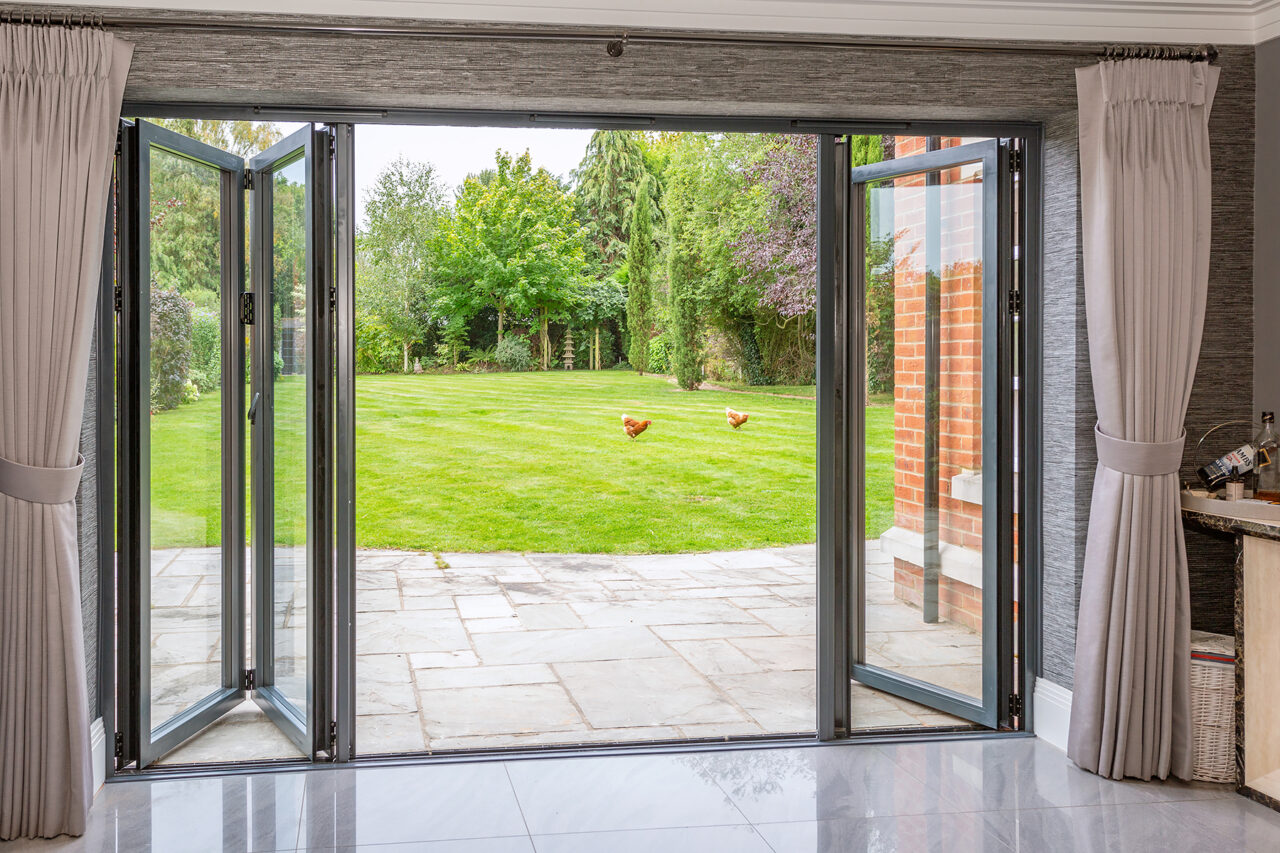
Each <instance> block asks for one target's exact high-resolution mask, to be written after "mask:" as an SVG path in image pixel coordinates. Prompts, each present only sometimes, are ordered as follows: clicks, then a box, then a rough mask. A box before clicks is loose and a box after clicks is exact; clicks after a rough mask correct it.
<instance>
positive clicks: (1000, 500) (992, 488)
mask: <svg viewBox="0 0 1280 853" xmlns="http://www.w3.org/2000/svg"><path fill="white" fill-rule="evenodd" d="M1003 147H1004V146H1003V144H1002V143H1001V142H1000V141H999V140H995V139H990V140H984V141H981V142H974V143H969V144H967V145H961V146H958V147H955V148H946V149H940V150H936V151H930V152H928V153H924V154H917V155H914V156H911V157H904V158H902V159H900V160H887V161H884V162H882V163H876V164H873V165H869V166H860V167H858V168H856V169H853V170H852V201H851V205H852V206H853V208H854V209H855V210H858V211H860V212H861V211H865V209H866V204H867V185H868V184H869V183H871V182H874V181H882V180H889V179H893V178H897V177H906V176H913V175H921V174H926V175H927V174H928V173H933V172H937V171H938V170H941V169H947V168H953V167H956V166H963V165H970V164H975V163H980V164H981V165H982V174H983V182H982V209H983V228H982V317H983V329H982V373H983V380H982V417H983V425H982V467H983V507H984V510H983V525H982V526H983V531H984V536H983V540H982V564H983V590H984V595H983V599H982V624H983V627H984V630H983V632H982V656H983V667H982V698H981V700H980V701H977V702H975V701H974V700H973V698H971V697H969V696H966V695H964V694H961V693H958V692H956V691H952V690H948V689H946V688H942V687H939V686H937V685H931V684H926V683H925V682H922V681H918V680H916V679H913V678H909V677H906V676H903V675H900V674H898V673H894V672H891V671H889V670H885V669H882V668H880V667H877V666H873V665H870V664H867V663H866V648H865V631H864V625H863V623H862V616H863V613H864V612H865V603H866V592H865V583H866V555H865V549H863V548H856V549H854V551H855V554H854V562H853V564H852V565H853V569H854V590H855V593H854V594H855V603H854V606H853V607H852V611H853V622H852V623H851V627H852V629H853V643H854V653H853V666H852V668H851V671H852V674H853V677H854V678H855V679H856V680H857V681H858V682H860V683H862V684H865V685H867V686H869V687H873V688H878V689H882V690H886V691H888V692H891V693H894V694H895V695H899V696H902V697H904V698H907V699H910V700H912V701H915V702H918V703H920V704H922V705H927V706H930V707H934V708H937V709H938V710H940V711H944V712H946V713H949V714H952V715H955V716H957V717H961V718H963V719H967V720H971V721H973V722H975V723H979V724H981V725H984V726H986V727H988V728H996V727H997V726H998V725H999V724H1000V722H1001V717H1002V714H1003V708H1004V703H1003V701H1002V698H1003V696H1004V695H1005V694H1007V693H1008V692H1009V686H1010V685H1009V680H1008V673H1009V672H1010V670H1011V664H1009V663H1007V662H1006V659H1007V660H1008V661H1012V657H1013V649H1012V647H1011V645H1010V644H1009V642H1008V640H1009V638H1010V636H1011V632H1010V631H1009V629H1008V625H1007V623H1009V622H1010V621H1011V620H1012V612H1010V610H1003V612H1002V605H1003V604H1005V603H1007V602H1008V601H1009V599H1008V590H1009V587H1010V583H1011V578H1012V562H1013V555H1012V553H1007V551H1008V547H1007V546H1008V544H1009V539H1008V537H1007V536H1006V535H1005V534H1004V533H1003V531H1005V530H1006V529H1007V528H1008V527H1009V526H1010V525H1011V524H1012V517H1011V516H1008V513H1007V508H1008V506H1009V502H1008V493H1007V491H1008V490H1007V488H1006V487H1005V485H1004V483H1005V480H1007V479H1008V475H1009V472H1010V471H1011V463H1012V459H1011V458H1004V457H1002V455H1001V450H1002V449H1004V448H1007V447H1008V446H1010V445H1009V439H1008V438H1007V436H1008V434H1009V426H1010V425H1011V423H1012V422H1011V420H1010V415H1011V406H1010V404H1009V399H1008V388H1009V383H1008V381H1007V378H1005V377H1004V376H1003V374H1004V373H1005V372H1006V368H1007V367H1008V365H1009V364H1010V363H1011V362H1010V361H1009V354H1008V346H1009V342H1008V336H1007V333H1006V332H1005V327H1006V325H1007V324H1008V321H1009V317H1008V313H1007V311H1006V310H1005V308H1004V306H1002V304H1001V303H1002V298H1001V297H1002V296H1003V295H1004V294H1005V292H1006V289H1007V284H1008V281H1007V272H1006V269H1007V265H1006V263H1005V257H1006V256H1007V254H1008V253H1007V249H1006V246H1005V242H1004V240H1002V237H1005V236H1006V235H1007V230H1008V229H1007V226H1008V222H1007V220H1006V219H1005V218H1004V217H1005V211H1006V210H1007V203H1005V202H1004V200H1003V196H1002V191H1003V190H1004V189H1005V186H1006V184H1005V180H1004V178H1003V176H1002V165H1004V164H1007V162H1008V160H1007V158H1006V157H1005V155H1004V154H1003V153H1002V149H1003ZM1005 169H1006V170H1007V165H1006V166H1005ZM929 186H937V185H936V184H932V183H931V184H930V185H929ZM926 194H927V197H926V202H925V217H926V223H927V225H926V227H927V228H930V230H932V231H933V232H934V233H937V232H938V229H940V227H941V224H940V218H939V217H940V211H939V210H938V209H936V208H937V204H938V203H939V202H938V201H937V197H936V193H934V194H929V193H928V187H927V188H926ZM930 196H932V197H930ZM855 219H857V221H856V222H855V223H854V224H853V229H852V234H851V237H850V243H851V244H852V245H854V246H856V247H857V249H856V250H855V251H853V252H852V253H851V257H852V259H853V264H854V267H855V271H854V273H853V276H852V278H853V280H854V282H855V285H854V290H855V291H857V292H859V293H864V292H865V289H866V265H865V263H863V262H862V259H863V258H864V257H865V244H866V228H865V224H864V223H863V222H862V220H861V218H860V217H855ZM1002 225H1003V226H1005V227H1004V228H1003V229H1002V227H1001V226H1002ZM934 242H936V238H935V240H933V241H931V242H930V243H929V244H928V245H926V252H929V251H930V249H931V248H936V247H933V246H932V243H934ZM933 266H934V267H938V266H940V264H934V265H933ZM928 290H929V288H928V287H926V291H928ZM934 295H935V296H936V295H937V294H934ZM928 300H929V296H928V295H926V302H928ZM927 313H928V312H927V311H926V314H927ZM929 324H930V321H929V319H928V318H926V332H925V337H926V341H925V351H926V356H925V359H926V373H930V372H933V371H930V370H929V368H928V366H927V365H928V362H930V361H933V362H935V364H936V362H937V358H938V356H937V350H938V341H937V336H938V334H939V332H938V329H937V328H936V318H935V320H934V324H935V325H934V327H931V326H930V325H929ZM857 327H858V330H859V331H858V334H859V338H860V339H861V338H862V337H864V329H863V324H862V323H858V324H857ZM855 350H856V352H855V358H856V360H857V361H858V362H859V364H861V362H862V361H863V360H864V359H863V356H862V355H861V354H860V353H862V352H865V340H863V341H861V345H859V346H857V347H855ZM928 383H929V377H926V394H925V397H926V402H925V406H926V414H925V420H926V427H925V432H926V448H925V455H926V457H929V454H930V450H929V448H930V444H929V439H928V433H929V432H930V431H931V429H930V426H929V423H930V422H932V421H936V420H937V414H938V413H937V404H936V403H932V404H931V403H930V400H929V399H928V398H929V393H928V391H927V387H928ZM849 402H850V406H851V409H852V410H853V412H855V413H856V414H852V415H851V416H850V420H851V421H853V422H854V424H855V427H854V433H855V437H854V441H853V444H854V452H855V453H856V454H857V457H858V462H857V470H858V471H859V472H861V471H863V470H864V467H865V466H864V457H865V442H864V441H863V430H864V426H863V425H864V416H863V414H862V406H861V405H855V404H854V401H853V399H852V398H850V401H849ZM859 402H860V401H859ZM931 405H932V409H933V411H932V415H931V414H930V406H931ZM934 431H935V432H936V430H934ZM936 453H937V449H936V445H934V449H933V454H934V455H935V456H936ZM936 466H937V460H936V458H926V459H925V479H926V481H928V480H929V479H930V473H929V472H930V471H931V470H932V471H933V472H934V475H935V476H936ZM853 485H854V489H855V495H856V498H855V504H856V505H855V507H854V509H853V512H854V516H855V518H856V519H857V523H858V524H859V525H861V524H862V519H863V517H864V513H865V495H864V492H863V486H862V482H861V479H857V480H854V481H853ZM926 491H927V490H926ZM931 509H932V511H933V513H934V515H933V516H930V511H931ZM936 512H937V506H936V502H935V504H934V505H933V506H932V507H931V506H930V504H929V501H928V494H926V505H925V513H926V521H925V527H926V529H925V532H924V551H925V562H926V565H925V566H924V572H925V578H924V584H925V587H926V590H925V602H924V604H925V606H924V616H925V618H926V620H929V618H930V616H932V618H933V620H936V618H937V616H936V612H937V611H936V608H937V604H936V599H935V600H934V601H933V606H932V612H931V608H930V606H929V604H930V602H929V600H928V599H929V595H928V590H927V587H928V586H929V582H930V572H931V571H932V572H933V573H934V574H935V579H936V575H937V573H939V572H940V564H939V563H938V561H937V546H938V541H937V527H936V520H937V519H936ZM1006 516H1008V517H1006ZM931 518H932V520H933V522H934V524H933V525H932V527H931V525H930V519H931ZM931 545H932V548H931V547H930V546H931ZM931 551H932V555H931ZM931 557H932V559H931Z"/></svg>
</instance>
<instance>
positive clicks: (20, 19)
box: [0, 10, 1218, 62]
mask: <svg viewBox="0 0 1280 853" xmlns="http://www.w3.org/2000/svg"><path fill="white" fill-rule="evenodd" d="M0 23H6V24H26V25H30V26H67V27H70V26H76V27H93V28H96V29H134V28H142V29H169V30H210V31H216V32H259V33H268V34H279V35H291V34H315V35H351V36H416V37H419V38H439V39H458V40H466V41H567V42H604V44H605V50H606V52H607V53H608V54H609V55H610V56H612V57H615V58H616V57H619V56H622V54H623V53H624V52H625V50H626V47H627V45H629V44H693V45H708V46H712V45H714V46H728V47H744V46H754V47H810V48H826V49H829V48H848V49H854V50H901V51H919V50H924V51H939V52H950V53H992V52H996V53H1020V54H1033V55H1040V56H1082V57H1083V56H1090V57H1098V58H1101V59H1185V60H1189V61H1193V62H1213V61H1215V60H1216V59H1217V58H1218V49H1217V48H1216V47H1215V46H1213V45H1211V44H1200V45H1194V46H1187V45H1062V44H1043V45H1041V44H1036V43H1034V42H1021V43H1010V42H991V41H979V40H976V39H963V40H960V41H955V42H939V41H937V40H919V39H906V38H862V37H857V36H850V37H848V38H841V37H836V36H806V35H797V36H788V35H785V34H777V33H760V34H754V33H733V34H720V33H711V32H708V33H699V32H695V31H681V32H665V31H660V30H648V31H645V32H640V33H631V32H626V31H624V32H623V33H622V34H621V35H619V34H618V31H616V30H615V31H612V32H610V31H603V32H602V31H589V30H585V29H565V30H556V29H553V28H550V27H528V28H519V27H503V26H491V25H487V24H481V25H478V26H475V25H472V26H467V27H465V28H464V27H463V26H461V25H459V26H457V27H449V26H441V25H439V24H437V25H434V26H432V25H423V24H413V23H404V24H397V23H385V22H384V23H378V24H320V23H310V22H307V21H305V20H300V21H229V20H226V19H222V18H200V17H173V16H163V15H104V14H100V13H89V14H79V13H64V14H57V13H49V12H37V11H34V10H32V11H17V12H15V11H4V12H0Z"/></svg>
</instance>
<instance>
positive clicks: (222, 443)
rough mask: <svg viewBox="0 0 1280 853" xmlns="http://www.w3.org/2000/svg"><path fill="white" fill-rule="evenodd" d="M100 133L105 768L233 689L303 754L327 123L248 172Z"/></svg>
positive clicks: (311, 621)
mask: <svg viewBox="0 0 1280 853" xmlns="http://www.w3.org/2000/svg"><path fill="white" fill-rule="evenodd" d="M121 133H122V142H123V144H122V146H121V154H120V162H119V172H118V175H119V181H118V183H119V188H120V189H119V210H120V215H119V218H118V222H119V223H120V233H119V234H118V247H119V249H118V256H119V265H120V274H119V290H118V295H117V303H118V305H119V306H120V311H121V321H120V322H121V337H120V346H119V350H118V352H119V355H118V357H119V360H120V363H119V365H118V370H119V376H120V377H121V380H122V381H121V382H120V383H119V386H120V388H119V394H118V401H119V412H118V417H119V420H120V424H121V429H120V436H121V441H120V493H119V496H118V506H119V508H120V509H119V524H120V543H121V564H120V565H121V570H120V572H119V580H118V591H117V594H118V601H119V603H120V618H119V624H120V630H119V636H118V640H117V650H118V656H119V657H118V664H117V666H118V671H119V673H120V674H121V678H120V682H121V684H120V690H119V694H118V696H119V698H118V702H117V704H118V709H117V719H118V725H119V729H120V736H119V737H118V738H117V741H118V747H117V753H118V755H117V765H118V766H121V767H123V766H125V765H127V764H129V763H134V762H136V764H137V766H138V767H144V766H146V765H148V764H151V763H153V762H155V761H156V760H158V759H160V758H161V757H162V756H164V755H165V754H166V753H168V752H170V751H171V750H172V749H174V748H175V747H176V746H178V745H179V744H181V743H182V742H183V741H185V740H187V739H188V738H190V737H191V736H193V735H194V734H196V733H198V732H199V731H200V730H201V729H203V728H205V727H206V726H208V725H209V724H210V723H212V722H214V721H215V720H217V719H218V718H219V717H220V716H222V715H223V714H224V713H226V712H227V711H228V710H230V709H231V708H233V707H235V706H236V705H238V704H240V703H241V702H243V701H244V700H245V699H246V698H249V697H252V698H253V700H254V701H255V702H256V703H257V704H258V705H259V706H260V707H261V708H263V709H264V710H265V711H266V713H267V714H268V716H269V717H270V718H271V719H272V720H273V721H274V722H275V723H276V725H278V726H279V727H280V728H281V730H282V731H283V732H284V733H285V734H286V735H288V737H289V738H290V740H292V741H293V743H294V744H295V745H296V746H297V748H298V749H299V751H300V752H302V753H303V754H304V755H306V756H308V757H314V756H315V755H316V754H317V753H318V752H322V751H324V750H326V749H328V737H329V735H328V730H329V725H328V720H329V718H330V714H329V711H328V708H327V707H326V705H325V701H326V699H325V697H326V696H327V695H328V693H329V691H328V689H327V688H325V687H324V680H325V679H326V678H327V677H328V676H327V673H328V672H329V665H330V660H329V653H328V648H329V642H330V641H329V638H328V635H327V634H326V633H325V632H326V631H327V630H328V626H329V624H330V620H329V619H316V618H313V614H317V613H321V612H324V611H325V610H326V609H327V608H328V607H329V600H328V597H327V594H326V592H325V591H326V590H327V589H329V587H330V572H331V566H332V553H333V544H332V536H331V533H330V530H331V527H332V521H331V519H332V496H331V495H332V493H331V487H330V485H329V482H330V478H331V475H330V473H329V469H328V468H327V467H326V466H325V465H324V464H323V460H325V459H328V458H329V457H330V454H329V453H328V452H327V451H326V450H325V449H324V448H325V446H326V443H327V442H329V441H330V439H329V426H328V424H329V422H330V421H331V419H332V416H331V409H332V402H331V397H332V380H331V378H330V374H331V367H330V364H331V356H330V353H331V350H332V347H333V340H332V328H331V326H332V321H331V314H330V301H331V298H332V293H331V279H332V266H333V262H332V257H333V255H332V240H333V238H332V227H333V226H332V203H331V201H330V197H331V192H332V178H331V177H330V175H331V170H332V158H331V150H332V149H331V145H330V142H329V135H330V133H331V131H330V130H328V129H317V128H314V127H312V126H308V127H305V128H303V129H302V130H300V131H298V132H297V133H295V134H293V135H292V136H290V137H288V138H287V139H285V140H283V141H282V142H280V143H279V144H277V145H275V146H273V147H272V148H271V149H269V150H268V151H266V152H264V153H263V154H261V155H259V156H258V157H255V158H254V159H253V160H252V162H251V163H248V164H246V163H245V161H244V160H243V158H241V157H239V156H236V155H234V154H231V153H229V152H226V151H221V150H219V149H217V148H214V147H212V146H209V145H206V144H204V143H201V142H198V141H196V140H194V139H190V138H188V137H186V136H183V135H181V134H178V133H174V132H172V131H169V130H166V129H164V128H161V127H158V126H156V125H153V124H149V123H147V122H144V121H138V122H136V123H125V125H124V127H123V128H122V131H121ZM246 204H247V206H248V208H249V210H250V211H251V219H252V229H251V231H250V232H249V233H248V234H246V228H245V224H246V223H245V208H246ZM246 246H247V247H248V255H249V258H248V260H249V264H248V266H249V267H250V268H251V274H249V276H248V284H249V286H248V287H246V263H245V261H246V258H245V248H246ZM247 445H248V446H250V447H251V454H250V455H249V458H248V459H246V446H247ZM246 462H247V464H246ZM246 494H248V495H250V500H249V503H248V506H247V507H246ZM246 510H247V511H246ZM250 531H251V533H250ZM246 546H248V548H247V553H246ZM246 558H247V559H248V561H249V563H250V564H251V565H252V575H251V577H249V578H246Z"/></svg>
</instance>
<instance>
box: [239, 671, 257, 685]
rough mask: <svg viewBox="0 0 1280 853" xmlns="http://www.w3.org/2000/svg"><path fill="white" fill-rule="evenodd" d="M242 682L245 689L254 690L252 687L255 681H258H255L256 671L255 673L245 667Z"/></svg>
mask: <svg viewBox="0 0 1280 853" xmlns="http://www.w3.org/2000/svg"><path fill="white" fill-rule="evenodd" d="M243 683H244V689H245V690H254V689H256V687H257V683H258V681H257V673H256V672H255V671H254V670H252V669H246V670H245V671H244V679H243Z"/></svg>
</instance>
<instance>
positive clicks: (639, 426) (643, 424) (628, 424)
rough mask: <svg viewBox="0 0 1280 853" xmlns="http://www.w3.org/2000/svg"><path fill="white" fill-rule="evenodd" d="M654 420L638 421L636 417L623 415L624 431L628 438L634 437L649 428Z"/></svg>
mask: <svg viewBox="0 0 1280 853" xmlns="http://www.w3.org/2000/svg"><path fill="white" fill-rule="evenodd" d="M651 423H653V421H638V420H636V419H635V418H629V417H627V416H626V415H623V416H622V431H623V432H625V433H626V434H627V438H632V439H634V438H635V437H636V436H637V435H639V434H640V433H642V432H644V431H645V430H647V429H648V428H649V424H651Z"/></svg>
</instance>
